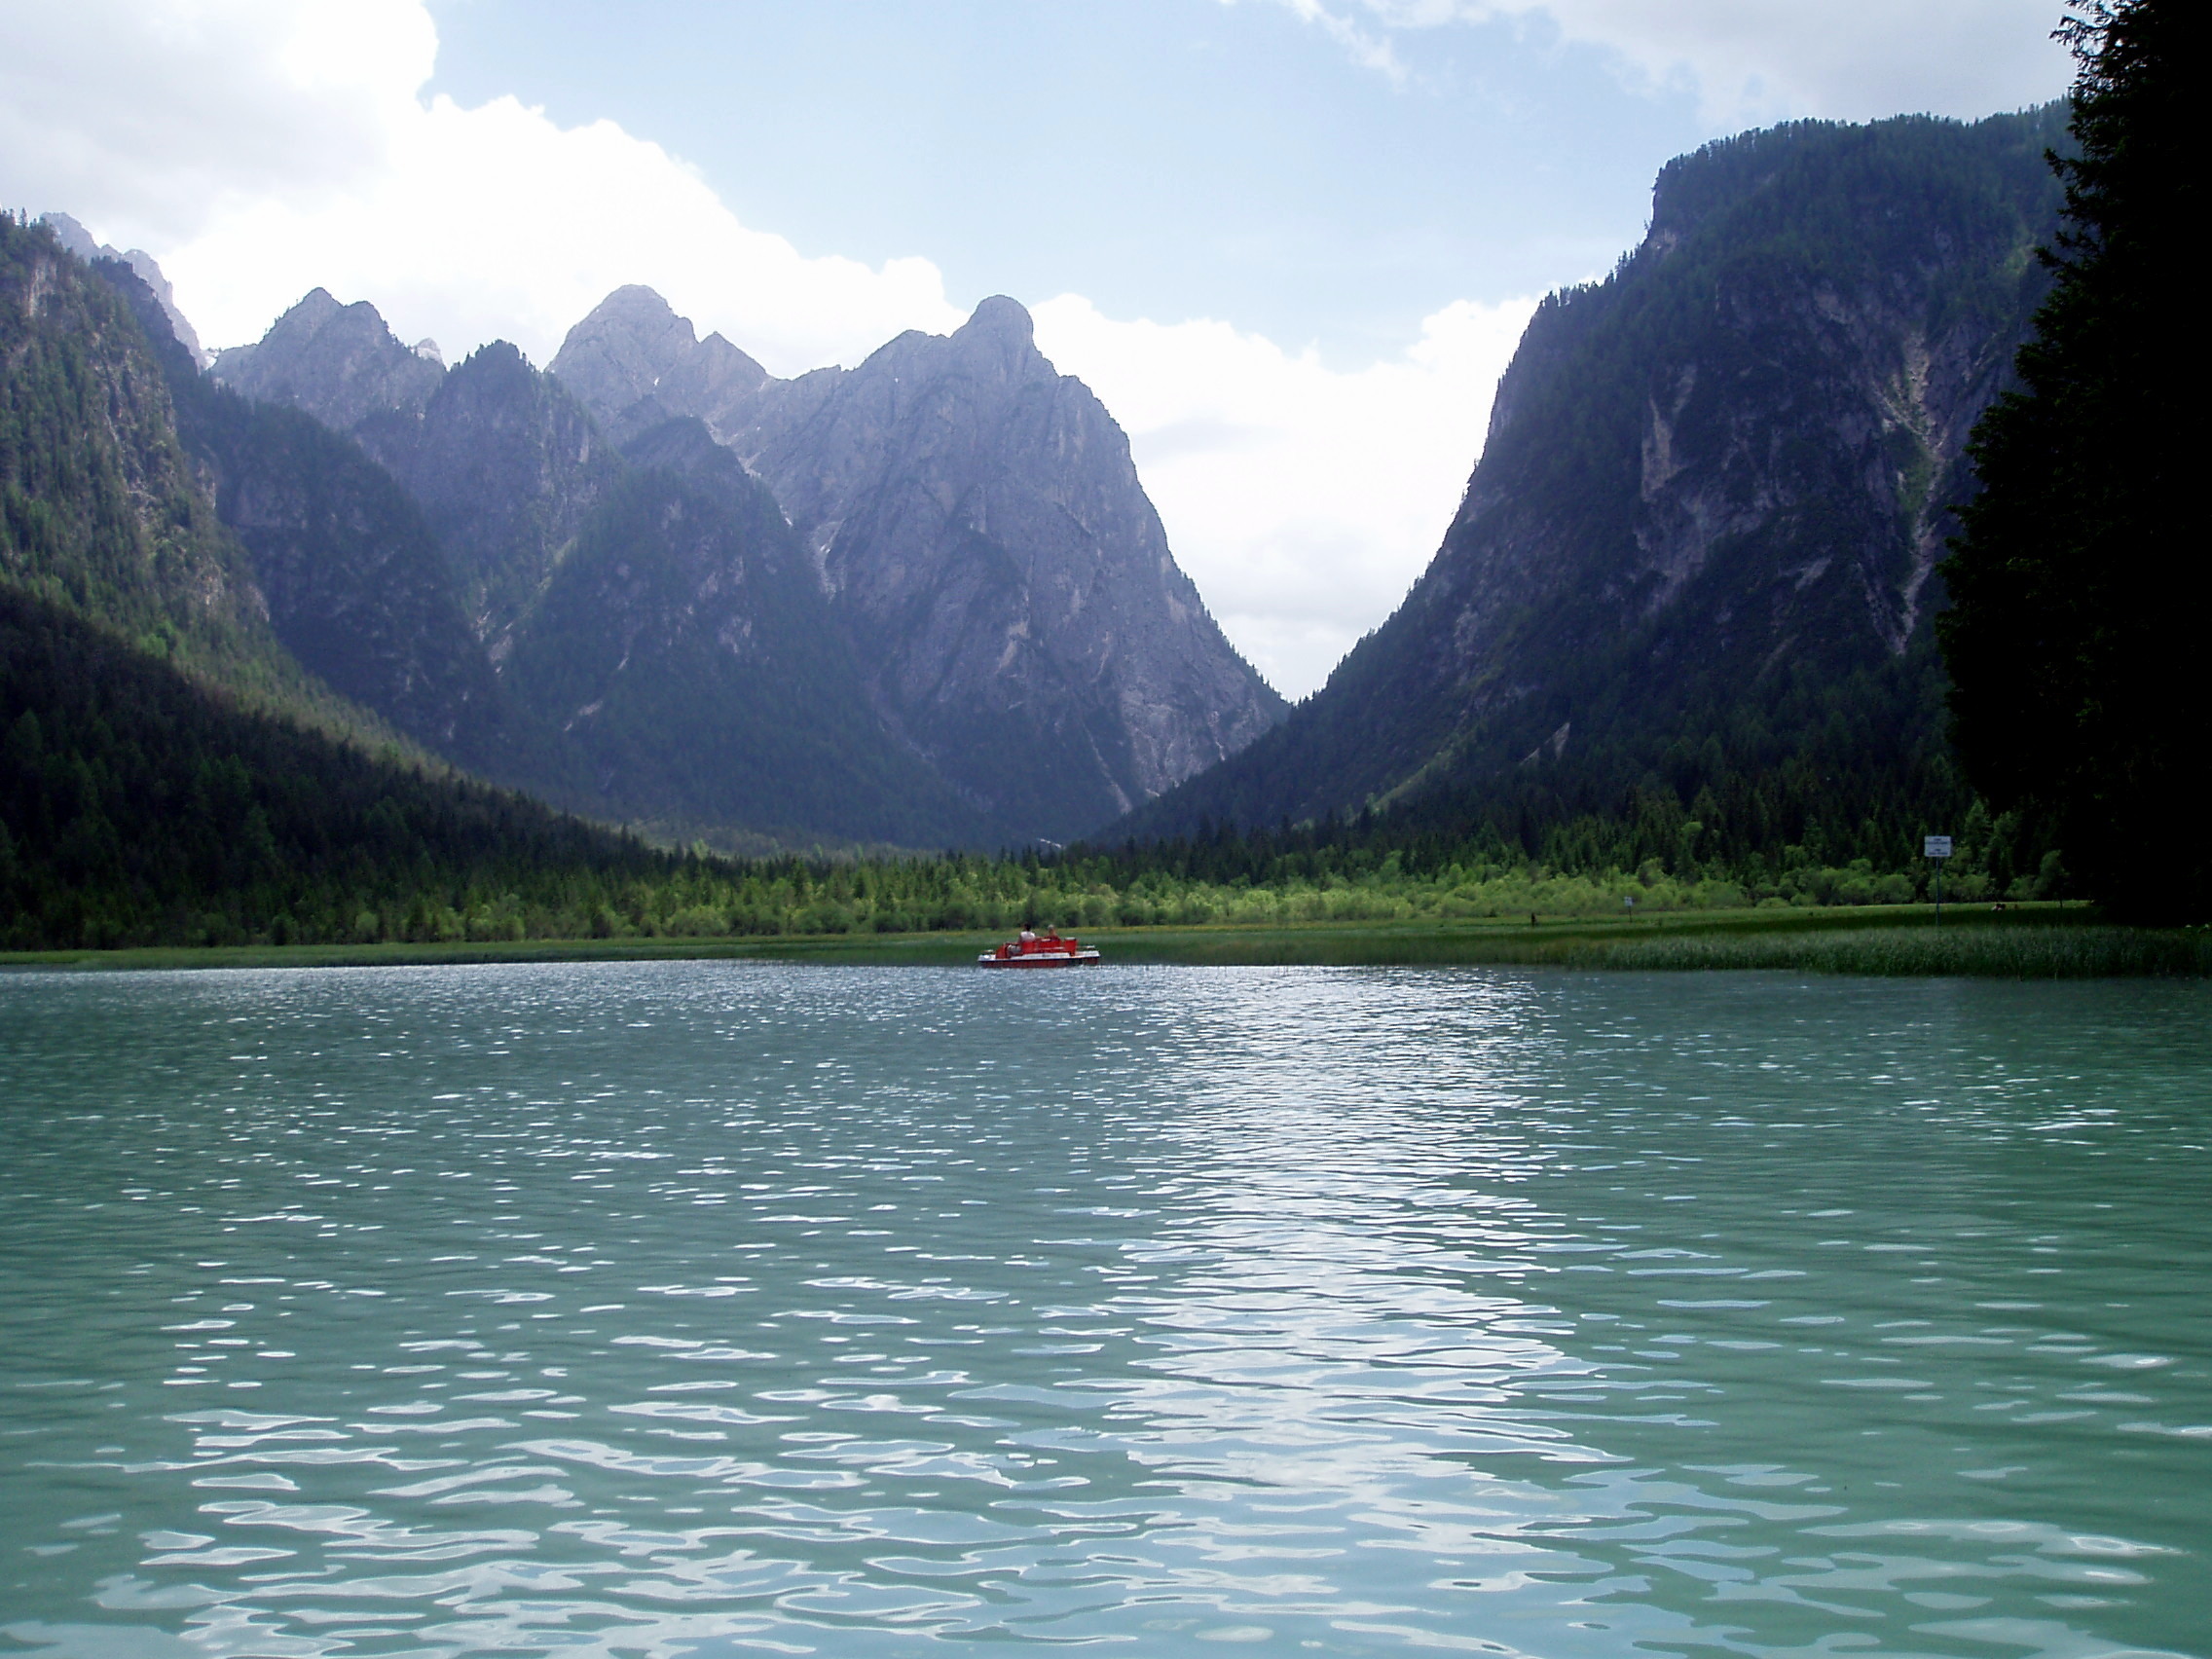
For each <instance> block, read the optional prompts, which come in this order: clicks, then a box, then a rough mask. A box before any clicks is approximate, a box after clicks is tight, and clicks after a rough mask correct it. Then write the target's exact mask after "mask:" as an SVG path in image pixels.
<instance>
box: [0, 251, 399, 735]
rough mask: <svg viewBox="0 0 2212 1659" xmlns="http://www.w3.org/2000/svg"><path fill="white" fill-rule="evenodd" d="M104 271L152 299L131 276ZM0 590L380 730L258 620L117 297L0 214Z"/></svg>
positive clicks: (343, 727) (261, 692) (161, 386)
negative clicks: (26, 596) (33, 598)
mask: <svg viewBox="0 0 2212 1659" xmlns="http://www.w3.org/2000/svg"><path fill="white" fill-rule="evenodd" d="M103 264H104V265H105V268H106V269H107V270H108V271H110V272H111V273H115V274H119V275H120V276H122V277H123V278H124V279H125V280H126V281H128V282H129V283H131V284H132V285H133V286H135V287H136V288H138V290H139V291H140V292H141V293H147V292H148V291H147V290H146V289H145V288H144V284H143V283H141V282H140V281H139V279H138V278H137V277H136V276H134V275H133V274H132V273H131V272H130V271H129V268H128V267H126V266H123V265H122V264H120V263H115V262H103ZM149 299H150V295H149ZM156 309H157V312H158V308H156ZM165 326H166V325H165ZM165 339H166V333H165ZM172 345H173V343H172ZM0 585H4V586H7V587H11V588H15V589H18V590H20V591H23V592H26V593H29V594H33V595H35V596H37V597H38V598H39V599H40V600H42V601H44V602H45V603H47V604H48V605H51V606H54V607H57V608H60V609H61V610H63V611H66V612H69V613H73V614H75V615H77V616H80V617H83V618H84V619H86V620H87V621H89V622H91V623H92V624H94V625H96V626H97V627H99V628H101V629H103V630H105V631H106V632H108V633H109V634H111V635H113V636H114V637H116V638H118V639H121V640H124V641H127V642H129V643H130V644H131V645H134V646H135V647H136V648H138V649H141V650H144V651H146V652H148V653H150V654H152V655H154V656H157V657H160V658H162V659H164V660H166V661H168V662H170V663H172V664H173V665H175V666H176V667H177V668H178V669H180V670H181V671H183V672H185V673H187V674H189V675H192V676H194V677H196V678H198V679H200V680H201V681H203V682H206V683H209V684H213V685H219V686H222V687H224V688H225V689H226V690H227V691H228V692H229V693H231V694H232V695H234V696H238V697H242V698H245V699H246V700H248V701H250V702H252V703H255V704H257V705H259V706H261V707H265V708H269V709H273V710H278V711H283V712H287V713H290V714H292V715H294V716H297V717H298V718H301V719H308V720H311V721H313V722H315V723H318V724H321V725H324V726H326V727H328V728H330V729H332V730H336V731H355V732H362V733H369V734H373V735H374V736H376V737H378V738H380V739H381V738H383V737H386V736H388V732H387V731H386V730H385V729H384V728H381V727H379V726H378V725H377V723H376V722H375V721H374V720H373V719H369V718H367V717H366V716H365V715H364V714H363V713H362V712H361V711H360V710H359V709H357V708H354V707H352V706H350V705H349V704H347V703H346V702H344V701H343V700H342V699H340V698H337V697H334V696H333V695H332V694H331V693H330V690H329V688H328V687H327V686H326V685H324V684H322V683H321V682H318V681H316V680H315V679H314V677H313V676H312V675H310V674H306V673H303V672H302V671H301V668H300V665H299V663H298V662H297V661H296V660H295V659H294V657H293V656H292V654H291V653H290V652H289V651H288V650H286V649H285V647H284V645H282V644H281V643H280V641H279V639H278V637H277V634H276V631H275V630H273V628H272V627H271V623H270V616H269V608H268V605H267V602H266V599H265V597H264V595H263V593H262V591H261V588H260V587H259V585H258V584H257V581H256V575H255V571H254V569H253V561H252V559H251V557H250V555H249V554H248V552H247V550H246V549H245V548H244V547H243V546H242V545H240V542H239V540H238V538H237V537H236V536H235V535H232V534H231V533H230V531H229V530H228V529H226V527H225V526H224V525H223V523H222V521H221V519H220V517H219V516H218V514H217V512H216V509H215V504H214V502H213V500H212V499H211V498H210V497H209V495H208V493H207V492H206V490H205V489H204V488H203V480H202V477H201V474H200V470H199V466H198V462H197V458H196V457H195V456H194V454H193V453H192V451H191V450H190V448H189V447H188V446H187V444H186V443H185V442H184V441H183V440H182V439H181V438H180V437H179V435H178V430H177V412H176V409H175V406H174V404H173V402H172V401H171V398H170V395H169V387H168V381H167V379H166V375H165V373H164V371H163V366H162V364H161V362H160V361H159V359H158V358H157V355H156V352H155V349H154V348H153V346H152V345H151V344H150V343H149V341H148V339H147V337H146V335H145V333H144V331H143V330H142V329H141V327H140V326H139V322H138V319H137V317H136V316H135V315H134V314H133V312H132V310H131V307H130V305H129V303H128V302H127V301H126V299H125V298H124V297H123V296H122V295H121V294H119V293H118V292H117V290H116V289H115V288H114V287H113V286H111V285H110V284H109V283H108V282H106V281H103V280H101V279H100V277H98V276H95V275H94V274H93V273H92V270H90V269H88V268H87V267H86V265H85V264H84V262H83V261H82V260H80V259H78V258H77V257H76V256H75V255H73V254H71V253H69V252H67V251H65V250H64V249H63V248H62V247H61V245H60V244H59V242H58V240H56V239H55V235H54V233H53V231H52V230H51V229H50V228H49V227H48V226H46V225H44V224H30V225H25V224H23V223H21V222H19V221H18V220H17V219H16V218H15V217H13V216H12V215H8V214H0Z"/></svg>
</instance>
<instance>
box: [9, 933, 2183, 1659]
mask: <svg viewBox="0 0 2212 1659" xmlns="http://www.w3.org/2000/svg"><path fill="white" fill-rule="evenodd" d="M1010 978H1011V980H1012V982H1008V980H1009V979H1010ZM0 1132H4V1135H5V1141H4V1146H0V1337H4V1339H5V1340H4V1343H0V1350H4V1351H0V1652H9V1651H24V1652H34V1653H41V1654H52V1655H67V1656H72V1659H79V1656H82V1659H93V1656H97V1659H128V1656H137V1655H162V1656H170V1655H214V1654H220V1655H283V1656H288V1659H290V1656H301V1659H304V1656H312V1655H320V1654H332V1655H379V1654H398V1653H409V1654H413V1653H437V1654H457V1655H458V1654H478V1653H502V1654H505V1653H526V1654H539V1653H559V1654H574V1655H587V1654H588V1655H613V1654H625V1655H627V1654H645V1655H663V1654H670V1655H673V1654H678V1653H702V1654H740V1653H743V1654H755V1653H765V1654H798V1653H811V1654H825V1655H867V1656H871V1659H872V1656H876V1655H883V1656H889V1659H901V1656H910V1655H919V1654H924V1653H937V1652H940V1651H942V1650H945V1649H947V1648H953V1647H965V1646H969V1645H972V1644H986V1643H995V1644H997V1645H998V1646H1000V1647H1002V1648H1003V1647H1005V1646H1007V1645H1009V1644H1013V1645H1030V1646H1042V1645H1047V1644H1051V1645H1065V1644H1077V1643H1096V1644H1099V1646H1100V1648H1101V1649H1102V1650H1103V1651H1105V1652H1109V1653H1123V1654H1129V1655H1145V1656H1149V1655H1155V1654H1182V1653H1198V1654H1202V1653H1206V1652H1211V1651H1214V1650H1216V1646H1217V1645H1220V1646H1226V1647H1230V1648H1238V1647H1241V1648H1244V1649H1247V1650H1250V1651H1254V1652H1261V1653H1272V1652H1280V1653H1285V1654H1290V1653H1300V1654H1305V1653H1322V1654H1356V1653H1376V1654H1383V1653H1390V1654H1395V1653H1417V1652H1423V1653H1433V1652H1445V1653H1477V1654H1488V1655H1517V1654H1520V1655H1531V1656H1540V1659H1580V1656H1584V1655H1591V1656H1600V1655H1627V1654H1640V1655H1641V1654H1683V1655H1699V1656H1703V1655H1713V1654H1754V1655H1779V1654H1789V1655H1800V1654H1821V1655H1827V1654H1834V1655H1897V1654H1916V1655H1919V1654H1935V1655H1961V1656H1970V1655H1971V1656H1975V1659H1982V1656H1992V1655H1994V1656H2000V1659H2002V1656H2009V1655H2033V1656H2048V1659H2090V1656H2094V1655H2110V1654H2119V1653H2139V1652H2146V1651H2148V1652H2158V1653H2187V1654H2194V1655H2200V1656H2201V1655H2206V1654H2212V1637H2208V1636H2207V1629H2208V1627H2212V1478H2208V1477H2212V1338H2208V1320H2207V1313H2206V1304H2205V1292H2206V1289H2207V1285H2208V1283H2212V1272H2208V1270H2212V1209H2208V1205H2207V1201H2206V1199H2207V1195H2208V1193H2212V1181H2208V1179H2207V1178H2208V1176H2212V1157H2208V1154H2207V1146H2208V1139H2212V994H2208V990H2207V988H2206V987H2204V986H2201V985H2160V984H2151V983H2119V982H2113V983H2096V984H2070V985H2018V984H2004V983H1977V982H1964V981H1936V982H1911V981H1882V982H1873V981H1854V980H1843V979H1824V980H1800V979H1793V978H1789V977H1781V976H1742V975H1711V976H1695V975H1680V976H1632V975H1610V976H1607V975H1589V976H1567V975H1527V974H1514V973H1498V972H1487V971H1464V972H1433V971H1431V972H1394V971H1366V970H1306V969H1283V970H1226V969H1206V970H1177V969H1134V970H1125V971H1124V970H1116V969H1111V968H1109V969H1104V970H1099V971H1096V972H1092V973H1087V974H1083V975H1067V976H1060V975H1051V976H1026V975H1023V976H1011V977H1008V976H992V975H978V974H974V973H966V974H962V973H950V972H948V973H939V972H934V971H922V970H865V969H856V970H837V969H822V968H793V967H777V966H762V965H747V964H707V963H700V964H640V965H606V966H578V967H539V968H511V969H509V968H464V969H416V970H389V971H369V970H363V971H329V972H320V973H222V974H215V973H210V974H193V975H114V976H104V975H103V976H77V977H66V976H44V975H34V976H17V977H6V978H0Z"/></svg>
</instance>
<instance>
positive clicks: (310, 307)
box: [212, 288, 445, 432]
mask: <svg viewBox="0 0 2212 1659" xmlns="http://www.w3.org/2000/svg"><path fill="white" fill-rule="evenodd" d="M212 372H213V374H214V376H215V378H216V379H217V380H219V381H221V382H222V383H223V384H224V385H225V386H227V387H231V388H232V389H233V390H235V391H238V392H240V393H241V394H242V395H244V396H246V397H250V398H252V399H253V400H254V401H255V402H257V403H288V404H290V405H291V406H292V407H293V408H295V409H304V410H306V411H307V412H308V413H309V414H310V415H313V417H314V418H315V419H316V420H317V421H320V422H321V423H322V424H324V425H326V426H329V427H331V428H333V429H334V430H337V431H341V432H349V431H351V430H352V429H353V428H354V427H355V426H357V425H359V424H361V423H362V422H363V421H365V420H367V419H368V418H369V417H370V416H372V415H380V414H384V413H386V412H387V411H390V410H401V411H404V412H406V413H408V414H420V413H421V412H422V409H423V407H424V404H426V403H428V402H429V401H430V398H431V397H432V396H433V395H434V394H435V393H436V391H437V389H438V385H439V383H440V382H441V381H443V380H444V379H445V367H444V365H443V364H442V363H441V362H439V360H438V358H437V355H436V347H435V346H433V345H432V344H431V343H430V342H429V341H424V342H423V344H422V347H421V348H420V349H410V348H408V347H406V346H402V345H401V344H400V343H399V342H398V340H397V339H395V338H394V337H393V335H392V332H391V330H390V329H388V328H387V327H386V326H385V320H384V318H383V316H382V315H380V314H379V313H378V312H377V309H376V307H374V306H372V305H370V304H369V303H368V302H367V301H366V300H360V301H356V302H355V303H354V304H352V305H350V306H342V305H340V304H339V303H338V302H337V300H335V299H333V298H332V297H331V295H330V292H329V290H328V289H325V288H317V289H315V290H314V292H313V293H312V294H310V295H308V297H307V298H306V299H304V300H302V301H301V302H300V303H299V304H298V305H296V306H294V307H293V308H292V309H291V310H290V311H288V312H286V313H284V314H283V315H282V316H280V317H278V318H277V319H276V322H275V323H274V324H273V325H272V326H271V327H270V330H269V332H268V333H267V334H265V335H263V336H262V338H261V340H260V341H259V342H258V343H257V344H255V345H252V346H234V347H232V348H231V349H230V350H227V351H219V352H217V353H216V355H215V361H214V364H213V369H212Z"/></svg>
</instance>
